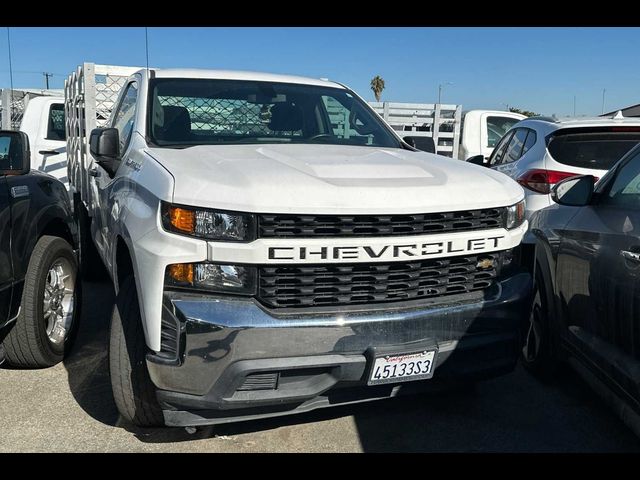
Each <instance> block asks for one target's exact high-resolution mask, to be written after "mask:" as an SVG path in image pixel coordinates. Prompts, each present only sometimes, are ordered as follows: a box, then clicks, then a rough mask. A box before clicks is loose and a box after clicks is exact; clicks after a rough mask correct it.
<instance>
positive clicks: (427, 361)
mask: <svg viewBox="0 0 640 480" xmlns="http://www.w3.org/2000/svg"><path fill="white" fill-rule="evenodd" d="M436 352H437V350H422V351H420V352H414V353H401V354H394V355H382V356H379V357H375V359H374V363H373V368H372V369H371V374H370V376H369V382H368V385H377V384H380V383H396V382H408V381H410V380H422V379H425V378H431V377H432V376H433V367H434V364H435V361H436Z"/></svg>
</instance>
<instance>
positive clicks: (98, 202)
mask: <svg viewBox="0 0 640 480" xmlns="http://www.w3.org/2000/svg"><path fill="white" fill-rule="evenodd" d="M137 100H138V83H137V82H136V81H132V82H130V83H129V84H128V85H126V86H125V87H124V93H123V95H122V96H121V97H120V101H119V103H118V106H117V107H116V109H115V110H114V112H113V114H112V116H111V122H110V124H111V127H112V128H115V129H117V130H118V135H119V139H120V158H121V161H122V162H124V161H125V159H126V154H127V148H128V147H129V143H130V140H131V134H132V133H133V123H134V120H135V114H136V105H137ZM94 165H95V166H94V168H92V169H91V170H90V171H89V174H90V179H91V180H90V182H91V188H92V190H93V192H92V197H93V198H94V200H95V201H94V202H93V212H92V216H93V221H92V225H91V233H92V235H93V237H94V239H95V240H96V242H95V243H96V246H97V248H98V250H99V251H100V252H101V254H102V259H103V260H104V261H105V262H106V263H107V266H108V267H109V268H110V267H111V265H110V264H109V262H110V261H111V255H110V254H109V253H110V248H111V246H110V245H109V244H108V239H109V236H108V230H109V216H110V215H117V212H112V211H111V209H109V207H108V205H109V201H108V199H109V193H110V191H111V187H112V185H113V182H114V180H115V177H113V178H112V177H110V176H109V173H108V172H107V171H106V170H105V169H104V168H102V167H101V166H100V165H98V164H97V162H96V163H95V164H94ZM114 206H115V204H114Z"/></svg>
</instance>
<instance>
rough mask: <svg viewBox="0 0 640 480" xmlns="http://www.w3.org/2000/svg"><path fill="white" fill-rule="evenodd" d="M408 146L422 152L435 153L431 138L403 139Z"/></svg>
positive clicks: (434, 145)
mask: <svg viewBox="0 0 640 480" xmlns="http://www.w3.org/2000/svg"><path fill="white" fill-rule="evenodd" d="M402 139H403V140H404V141H405V142H406V143H407V144H408V145H410V146H412V147H413V148H417V149H418V150H422V151H423V152H428V153H436V144H435V142H434V141H433V137H403V138H402Z"/></svg>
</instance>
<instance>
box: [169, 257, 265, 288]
mask: <svg viewBox="0 0 640 480" xmlns="http://www.w3.org/2000/svg"><path fill="white" fill-rule="evenodd" d="M257 276H258V275H257V270H256V268H255V267H253V266H248V265H222V264H218V263H174V264H172V265H169V266H167V270H166V274H165V283H166V284H167V285H169V286H172V287H179V288H192V289H196V290H207V291H211V292H221V293H235V294H239V295H254V294H255V293H256V285H257Z"/></svg>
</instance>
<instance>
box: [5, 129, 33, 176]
mask: <svg viewBox="0 0 640 480" xmlns="http://www.w3.org/2000/svg"><path fill="white" fill-rule="evenodd" d="M30 170H31V151H30V150H29V137H27V134H26V133H24V132H16V131H13V130H0V175H24V174H25V173H29V171H30Z"/></svg>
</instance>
